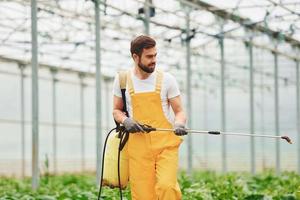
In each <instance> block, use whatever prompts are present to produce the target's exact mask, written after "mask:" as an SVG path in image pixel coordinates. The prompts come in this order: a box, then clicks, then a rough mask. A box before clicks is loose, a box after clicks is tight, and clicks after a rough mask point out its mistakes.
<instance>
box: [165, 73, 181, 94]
mask: <svg viewBox="0 0 300 200" xmlns="http://www.w3.org/2000/svg"><path fill="white" fill-rule="evenodd" d="M166 79H167V80H166V83H167V85H168V87H167V97H168V99H171V98H174V97H177V96H179V95H180V90H179V87H178V84H177V81H176V79H175V77H174V76H173V75H171V74H169V73H166Z"/></svg>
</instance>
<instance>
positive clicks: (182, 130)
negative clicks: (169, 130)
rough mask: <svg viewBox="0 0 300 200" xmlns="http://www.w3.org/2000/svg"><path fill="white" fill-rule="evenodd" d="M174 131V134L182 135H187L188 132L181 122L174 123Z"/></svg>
mask: <svg viewBox="0 0 300 200" xmlns="http://www.w3.org/2000/svg"><path fill="white" fill-rule="evenodd" d="M174 133H175V135H178V136H182V135H187V134H188V132H187V131H186V128H185V127H184V125H183V124H179V123H175V125H174Z"/></svg>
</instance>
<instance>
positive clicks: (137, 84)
mask: <svg viewBox="0 0 300 200" xmlns="http://www.w3.org/2000/svg"><path fill="white" fill-rule="evenodd" d="M156 74H157V73H155V72H153V73H152V74H151V75H150V76H149V77H148V78H147V79H144V80H140V79H139V78H138V77H136V76H135V75H134V73H133V70H131V79H132V83H133V87H134V92H135V93H142V92H151V91H155V84H156ZM113 94H114V95H115V96H117V97H122V93H121V89H120V83H119V75H118V74H117V75H116V77H115V80H114V87H113ZM179 95H180V91H179V88H178V85H177V82H176V79H175V78H174V76H172V75H171V74H170V73H168V72H163V81H162V86H161V92H160V96H161V100H162V101H161V104H162V109H163V112H164V114H165V116H166V118H167V120H168V121H169V122H170V123H172V124H173V121H174V116H173V112H172V113H171V112H170V104H169V101H168V99H171V98H174V97H177V96H179ZM125 96H126V106H127V111H128V114H129V116H130V117H132V106H131V98H130V95H129V93H128V85H127V86H126V92H125Z"/></svg>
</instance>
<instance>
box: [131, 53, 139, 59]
mask: <svg viewBox="0 0 300 200" xmlns="http://www.w3.org/2000/svg"><path fill="white" fill-rule="evenodd" d="M132 58H133V60H134V61H138V59H139V56H138V55H137V54H135V53H134V54H132Z"/></svg>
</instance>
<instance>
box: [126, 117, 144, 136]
mask: <svg viewBox="0 0 300 200" xmlns="http://www.w3.org/2000/svg"><path fill="white" fill-rule="evenodd" d="M122 124H123V125H124V127H125V129H126V131H128V132H129V133H136V132H143V133H144V132H145V131H144V130H143V128H142V126H141V125H140V124H139V123H138V122H136V121H135V120H134V119H132V118H130V117H127V118H126V119H125V120H124V121H123V123H122Z"/></svg>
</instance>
